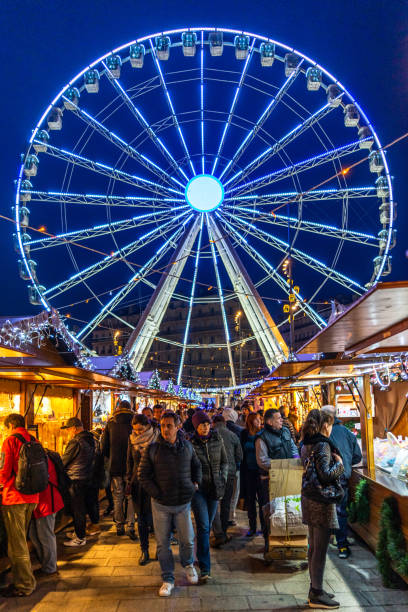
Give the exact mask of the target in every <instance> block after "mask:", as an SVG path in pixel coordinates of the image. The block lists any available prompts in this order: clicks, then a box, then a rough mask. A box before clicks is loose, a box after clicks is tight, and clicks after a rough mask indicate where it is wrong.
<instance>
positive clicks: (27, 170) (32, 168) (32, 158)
mask: <svg viewBox="0 0 408 612" xmlns="http://www.w3.org/2000/svg"><path fill="white" fill-rule="evenodd" d="M39 163H40V162H39V161H38V157H37V156H36V155H27V158H26V160H25V162H24V174H25V175H26V176H36V175H37V170H38V164H39Z"/></svg>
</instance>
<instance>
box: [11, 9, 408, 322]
mask: <svg viewBox="0 0 408 612" xmlns="http://www.w3.org/2000/svg"><path fill="white" fill-rule="evenodd" d="M193 25H196V26H197V25H203V26H212V25H215V26H220V27H221V26H224V27H232V28H237V29H241V28H242V29H245V30H248V31H253V32H255V33H259V34H264V35H269V36H271V37H273V38H275V39H276V40H279V41H281V42H283V43H286V44H288V45H292V46H294V47H296V48H298V49H299V50H301V51H303V52H304V53H305V54H306V55H308V56H309V57H312V58H314V59H316V60H317V61H318V62H320V63H321V64H322V65H323V66H324V67H325V68H327V69H328V70H329V71H330V72H331V73H332V74H334V75H336V76H337V78H339V80H340V81H341V82H342V83H343V84H344V85H345V86H346V87H347V88H348V89H349V90H350V91H351V93H352V94H353V95H354V96H355V97H356V98H357V99H358V100H359V102H360V103H361V105H362V107H363V108H364V109H365V111H366V112H367V114H368V116H369V118H370V119H371V121H372V123H373V124H374V126H375V127H376V129H377V132H378V134H379V137H380V140H381V141H382V143H383V144H385V143H388V142H389V141H391V140H393V139H394V138H396V137H398V136H400V135H401V134H402V133H403V132H405V131H407V130H408V120H407V107H408V106H407V101H408V76H407V75H408V3H407V2H406V1H403V0H392V1H391V2H390V1H389V0H388V1H386V0H384V1H383V0H358V1H356V0H343V1H342V2H333V1H331V0H327V1H323V0H321V1H316V0H309V1H308V2H305V1H304V0H292V1H291V2H287V1H275V2H266V1H258V0H251V1H250V2H240V1H235V2H227V1H222V0H219V1H218V2H213V1H212V2H206V3H205V2H197V1H194V2H186V1H184V2H170V1H162V0H156V1H155V2H145V3H143V2H140V1H138V2H136V1H130V0H120V1H116V2H114V1H111V0H99V1H90V0H83V1H82V2H80V1H77V0H71V1H70V2H66V1H61V0H52V1H51V2H50V1H49V0H48V1H43V0H31V1H30V0H12V1H11V0H5V1H3V2H2V3H1V8H0V36H1V41H2V58H3V61H2V84H3V87H2V97H1V105H2V113H1V115H2V119H3V121H2V125H3V127H2V136H3V154H2V162H1V166H0V188H1V194H2V197H1V212H2V214H4V215H7V216H10V214H11V211H10V207H11V206H12V204H13V199H14V179H15V177H16V174H17V170H18V163H19V155H20V153H21V152H22V151H23V150H24V143H25V142H26V140H27V138H28V137H29V135H30V130H31V129H32V128H33V127H34V126H35V124H36V123H37V121H38V118H39V117H40V115H41V114H42V112H43V110H44V108H45V106H46V105H48V103H49V101H50V100H51V99H52V98H53V97H54V96H55V94H56V93H57V92H58V91H59V90H60V88H61V87H62V85H63V84H64V83H66V82H67V81H68V80H69V79H70V78H71V77H72V76H73V75H74V74H77V72H79V70H80V69H81V68H83V66H85V65H86V64H89V63H90V62H91V61H93V60H94V59H95V58H96V57H99V56H100V55H101V54H102V53H104V52H106V51H107V50H108V49H110V48H114V47H116V46H118V45H120V44H123V43H125V42H126V41H128V40H132V39H134V38H136V37H137V36H141V35H143V34H148V33H150V32H155V31H159V30H161V29H171V28H176V27H183V26H193ZM407 158H408V140H406V141H404V142H403V143H400V144H398V145H396V146H395V147H393V148H392V149H391V150H390V151H389V153H388V160H389V165H390V169H391V172H392V174H393V175H394V176H395V181H394V189H395V200H396V201H397V202H398V218H397V222H396V227H397V228H398V242H397V247H396V248H395V249H394V251H393V252H392V255H393V272H392V275H391V276H388V277H386V278H384V280H400V279H406V278H408V274H407V259H406V257H405V251H406V250H407V248H408V241H407V240H406V228H407V225H408V214H407V212H406V204H405V203H406V201H407V199H408V184H407V178H406V177H407V172H406V165H407ZM0 231H1V236H2V246H3V262H2V268H1V270H2V274H1V280H2V287H4V288H5V289H6V290H5V291H3V295H2V301H1V313H2V314H4V315H16V314H25V313H30V312H34V311H35V309H33V307H31V306H30V305H29V303H28V300H27V289H26V283H25V282H24V281H22V280H20V279H19V276H18V270H17V256H16V255H15V253H14V251H13V245H12V241H11V234H12V232H13V228H12V226H11V224H10V223H8V222H6V221H1V222H0Z"/></svg>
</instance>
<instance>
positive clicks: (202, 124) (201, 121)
mask: <svg viewBox="0 0 408 612" xmlns="http://www.w3.org/2000/svg"><path fill="white" fill-rule="evenodd" d="M200 130H201V173H202V174H205V159H204V152H205V148H204V32H203V31H202V32H201V51H200Z"/></svg>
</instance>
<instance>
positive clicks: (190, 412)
mask: <svg viewBox="0 0 408 612" xmlns="http://www.w3.org/2000/svg"><path fill="white" fill-rule="evenodd" d="M194 413H195V410H194V408H189V409H188V410H187V416H188V417H192V416H193V414H194Z"/></svg>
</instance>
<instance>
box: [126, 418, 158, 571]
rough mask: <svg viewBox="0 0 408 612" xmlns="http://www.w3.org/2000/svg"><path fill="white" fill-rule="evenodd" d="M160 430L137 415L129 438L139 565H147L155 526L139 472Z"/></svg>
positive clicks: (129, 481) (129, 474)
mask: <svg viewBox="0 0 408 612" xmlns="http://www.w3.org/2000/svg"><path fill="white" fill-rule="evenodd" d="M159 433H160V432H159V430H158V429H157V428H156V427H153V425H152V424H151V423H150V421H149V419H148V418H147V417H146V416H145V415H144V414H135V416H134V417H133V419H132V433H131V434H130V436H129V443H128V450H127V473H126V480H127V488H128V490H129V493H130V494H131V495H132V500H133V504H134V507H135V512H136V514H137V526H138V532H139V539H140V548H141V549H142V554H141V557H140V559H139V565H146V564H147V563H149V561H150V557H149V527H151V525H152V524H153V521H152V508H151V502H150V496H149V494H148V493H147V492H146V491H145V490H144V489H143V487H142V486H141V484H140V482H139V479H138V476H137V471H138V468H139V463H140V459H141V456H142V453H143V451H144V449H145V448H146V447H147V446H149V444H151V443H152V442H155V441H156V440H157V438H158V436H159Z"/></svg>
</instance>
